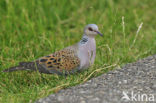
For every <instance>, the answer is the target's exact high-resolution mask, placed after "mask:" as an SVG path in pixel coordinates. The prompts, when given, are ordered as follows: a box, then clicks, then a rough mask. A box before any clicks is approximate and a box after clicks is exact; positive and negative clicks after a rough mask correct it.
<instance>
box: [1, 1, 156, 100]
mask: <svg viewBox="0 0 156 103" xmlns="http://www.w3.org/2000/svg"><path fill="white" fill-rule="evenodd" d="M155 11H156V1H155V0H68V1H67V0H63V1H59V0H0V71H2V70H4V69H6V68H8V67H10V66H15V65H17V64H18V62H20V61H32V60H35V59H37V58H38V57H41V56H45V55H48V54H50V53H52V52H55V51H57V50H60V49H62V48H64V47H66V46H69V45H72V44H74V43H76V42H78V41H79V40H80V39H81V37H82V34H83V28H84V26H86V25H87V24H90V23H94V24H97V25H98V26H99V29H100V31H101V32H102V33H103V34H104V37H103V38H101V37H99V36H97V37H96V44H97V57H96V61H95V64H94V65H93V66H92V67H91V68H89V69H88V70H86V71H83V72H81V73H76V74H74V75H70V76H68V77H66V78H65V77H64V76H57V75H46V74H39V73H36V72H29V71H19V72H14V73H2V72H0V103H28V102H29V103H32V102H34V101H36V100H37V99H39V98H42V97H45V96H47V95H49V94H51V93H55V92H57V91H58V90H60V89H63V88H66V87H70V86H74V85H76V84H80V83H83V82H85V81H84V80H88V79H90V78H92V77H95V76H98V75H100V74H102V73H106V72H108V71H109V70H112V69H114V68H115V67H117V66H118V67H120V66H122V65H124V64H126V63H129V62H134V61H136V60H138V59H141V58H143V57H146V56H149V55H153V54H155V53H156V28H155V27H156V15H155ZM141 24H142V26H141ZM139 26H140V29H138V28H139ZM137 31H138V33H137ZM112 65H115V66H114V67H111V68H107V66H112ZM106 68H107V69H106Z"/></svg>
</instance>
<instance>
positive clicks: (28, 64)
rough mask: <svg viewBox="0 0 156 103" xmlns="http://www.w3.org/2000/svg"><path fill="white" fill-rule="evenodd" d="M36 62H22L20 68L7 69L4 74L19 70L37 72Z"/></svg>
mask: <svg viewBox="0 0 156 103" xmlns="http://www.w3.org/2000/svg"><path fill="white" fill-rule="evenodd" d="M35 64H36V63H35V62H20V63H19V65H18V66H15V67H11V68H9V69H5V70H4V71H3V72H13V71H17V70H36V66H35Z"/></svg>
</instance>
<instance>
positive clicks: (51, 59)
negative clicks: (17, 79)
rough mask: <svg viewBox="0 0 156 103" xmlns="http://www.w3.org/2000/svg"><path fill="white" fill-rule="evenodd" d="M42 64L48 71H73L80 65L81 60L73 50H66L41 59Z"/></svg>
mask: <svg viewBox="0 0 156 103" xmlns="http://www.w3.org/2000/svg"><path fill="white" fill-rule="evenodd" d="M39 63H40V64H43V65H45V66H46V68H47V69H48V70H50V69H56V70H58V71H61V72H62V71H64V70H65V71H71V70H73V69H75V68H76V67H78V66H79V65H80V60H79V58H78V57H77V55H75V53H74V51H73V50H70V49H64V50H61V51H57V52H55V53H53V54H51V55H48V56H45V57H43V58H41V59H40V61H39Z"/></svg>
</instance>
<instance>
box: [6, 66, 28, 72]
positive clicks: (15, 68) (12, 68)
mask: <svg viewBox="0 0 156 103" xmlns="http://www.w3.org/2000/svg"><path fill="white" fill-rule="evenodd" d="M17 70H25V68H23V67H22V66H15V67H11V68H9V69H5V70H3V72H13V71H17Z"/></svg>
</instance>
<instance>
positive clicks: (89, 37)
mask: <svg viewBox="0 0 156 103" xmlns="http://www.w3.org/2000/svg"><path fill="white" fill-rule="evenodd" d="M94 40H95V38H94V37H92V36H88V35H86V34H84V35H83V37H82V39H81V40H80V44H86V43H87V42H89V41H94Z"/></svg>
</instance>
